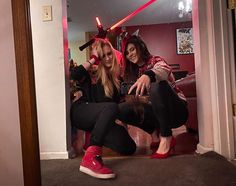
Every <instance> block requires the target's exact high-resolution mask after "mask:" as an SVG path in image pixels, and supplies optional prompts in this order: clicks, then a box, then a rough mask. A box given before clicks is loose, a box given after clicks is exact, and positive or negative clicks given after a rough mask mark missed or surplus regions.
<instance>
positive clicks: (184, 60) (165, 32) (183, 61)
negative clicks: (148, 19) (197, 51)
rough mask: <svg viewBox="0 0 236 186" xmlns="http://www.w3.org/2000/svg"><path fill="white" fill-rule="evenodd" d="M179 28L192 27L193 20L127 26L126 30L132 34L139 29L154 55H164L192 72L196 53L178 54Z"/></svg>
mask: <svg viewBox="0 0 236 186" xmlns="http://www.w3.org/2000/svg"><path fill="white" fill-rule="evenodd" d="M178 28H192V22H181V23H165V24H154V25H140V26H127V27H126V30H127V31H128V32H129V33H131V34H132V33H133V32H135V31H136V30H137V29H139V35H140V36H141V37H142V38H143V40H144V41H145V43H146V44H147V46H148V49H149V51H150V52H151V53H152V54H153V55H159V56H161V57H163V58H164V59H165V60H166V61H167V62H168V63H169V64H179V65H180V70H181V71H188V73H191V72H193V71H195V66H194V54H184V55H178V54H177V49H176V44H177V40H176V29H178Z"/></svg>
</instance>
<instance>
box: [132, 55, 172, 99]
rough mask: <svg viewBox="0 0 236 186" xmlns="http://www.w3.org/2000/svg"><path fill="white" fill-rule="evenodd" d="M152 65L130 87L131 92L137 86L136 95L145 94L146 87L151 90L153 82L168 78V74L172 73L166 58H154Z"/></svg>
mask: <svg viewBox="0 0 236 186" xmlns="http://www.w3.org/2000/svg"><path fill="white" fill-rule="evenodd" d="M151 66H152V68H150V69H149V70H147V71H145V72H144V73H143V75H142V76H141V77H140V78H138V80H137V81H136V82H135V84H134V85H133V86H132V87H131V88H130V89H129V92H128V93H129V94H130V93H131V92H132V91H133V90H134V89H135V88H136V92H135V95H136V96H137V95H143V93H144V91H145V89H146V90H149V88H150V84H151V82H155V81H157V82H159V81H162V80H168V76H169V74H170V73H171V68H170V66H169V65H168V64H167V63H166V62H165V60H164V59H162V58H160V57H154V58H152V59H151Z"/></svg>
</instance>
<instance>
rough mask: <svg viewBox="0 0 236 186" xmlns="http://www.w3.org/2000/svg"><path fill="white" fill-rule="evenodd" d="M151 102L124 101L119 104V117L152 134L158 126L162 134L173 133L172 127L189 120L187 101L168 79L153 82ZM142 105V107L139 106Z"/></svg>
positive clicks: (168, 134)
mask: <svg viewBox="0 0 236 186" xmlns="http://www.w3.org/2000/svg"><path fill="white" fill-rule="evenodd" d="M150 101H151V104H144V103H140V105H141V106H140V105H137V104H133V103H132V102H124V103H121V104H120V105H119V110H120V112H119V119H120V120H121V121H123V122H125V123H128V124H130V125H134V126H136V127H139V128H141V129H143V130H144V131H146V132H148V133H149V134H151V133H152V132H153V131H154V130H155V129H156V128H159V129H160V133H161V136H163V137H168V136H171V135H172V131H171V129H172V128H177V127H180V126H181V125H182V124H184V123H185V122H186V121H187V118H188V109H187V103H186V101H184V100H182V99H180V98H179V97H178V95H177V94H176V92H175V91H174V90H173V89H172V88H171V87H170V85H169V84H168V82H167V81H161V82H159V83H152V84H151V88H150ZM137 107H140V108H137Z"/></svg>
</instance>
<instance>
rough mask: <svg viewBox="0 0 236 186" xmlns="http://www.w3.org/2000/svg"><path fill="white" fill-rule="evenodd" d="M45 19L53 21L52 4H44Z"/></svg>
mask: <svg viewBox="0 0 236 186" xmlns="http://www.w3.org/2000/svg"><path fill="white" fill-rule="evenodd" d="M43 21H52V6H43Z"/></svg>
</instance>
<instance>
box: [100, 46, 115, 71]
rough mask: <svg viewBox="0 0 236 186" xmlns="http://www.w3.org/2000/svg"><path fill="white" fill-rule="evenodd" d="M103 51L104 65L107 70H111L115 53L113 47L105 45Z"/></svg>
mask: <svg viewBox="0 0 236 186" xmlns="http://www.w3.org/2000/svg"><path fill="white" fill-rule="evenodd" d="M102 51H103V56H102V61H103V65H104V66H105V67H107V68H111V66H112V62H113V52H112V49H111V47H110V46H109V45H105V46H103V48H102Z"/></svg>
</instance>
